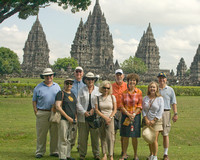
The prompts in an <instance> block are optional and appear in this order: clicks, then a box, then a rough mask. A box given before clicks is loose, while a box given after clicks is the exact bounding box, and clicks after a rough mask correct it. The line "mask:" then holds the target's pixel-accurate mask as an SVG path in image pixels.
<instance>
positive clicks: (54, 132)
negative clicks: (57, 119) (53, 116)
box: [49, 122, 58, 155]
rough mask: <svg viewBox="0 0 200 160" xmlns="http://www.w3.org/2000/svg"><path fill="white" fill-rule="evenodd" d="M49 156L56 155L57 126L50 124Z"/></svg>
mask: <svg viewBox="0 0 200 160" xmlns="http://www.w3.org/2000/svg"><path fill="white" fill-rule="evenodd" d="M49 135H50V155H54V154H58V124H57V123H54V122H53V123H52V122H51V123H50V128H49Z"/></svg>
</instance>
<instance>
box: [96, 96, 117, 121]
mask: <svg viewBox="0 0 200 160" xmlns="http://www.w3.org/2000/svg"><path fill="white" fill-rule="evenodd" d="M111 96H112V97H113V100H112V97H111ZM113 103H116V98H115V96H114V95H108V96H107V97H106V98H105V97H102V96H99V107H100V110H101V113H102V114H104V115H105V116H107V117H109V116H110V115H111V113H112V111H113ZM96 104H97V105H98V102H97V101H96Z"/></svg>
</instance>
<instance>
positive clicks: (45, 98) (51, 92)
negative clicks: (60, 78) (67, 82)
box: [32, 82, 61, 110]
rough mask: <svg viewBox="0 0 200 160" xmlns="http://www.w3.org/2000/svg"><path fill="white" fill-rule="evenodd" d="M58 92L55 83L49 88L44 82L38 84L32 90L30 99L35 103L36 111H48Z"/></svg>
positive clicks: (58, 87) (58, 89)
mask: <svg viewBox="0 0 200 160" xmlns="http://www.w3.org/2000/svg"><path fill="white" fill-rule="evenodd" d="M60 90H61V89H60V86H59V85H58V84H57V83H55V82H53V84H52V85H51V86H47V85H46V84H45V83H44V82H41V83H39V84H38V85H37V86H36V87H35V88H34V90H33V99H32V100H33V101H35V102H36V105H37V109H43V110H44V109H46V110H50V109H51V108H52V105H53V104H54V103H55V96H56V94H57V93H58V91H60Z"/></svg>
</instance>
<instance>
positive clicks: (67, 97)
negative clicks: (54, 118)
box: [56, 91, 77, 120]
mask: <svg viewBox="0 0 200 160" xmlns="http://www.w3.org/2000/svg"><path fill="white" fill-rule="evenodd" d="M63 93H64V97H63V103H62V109H63V111H64V112H65V113H66V114H67V115H68V116H69V117H71V118H73V119H74V118H75V115H76V102H77V100H76V97H75V95H74V94H73V93H70V94H69V93H66V92H64V91H60V92H58V94H57V95H56V101H62V94H63ZM61 119H64V120H66V118H65V117H64V116H61Z"/></svg>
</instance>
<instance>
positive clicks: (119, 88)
mask: <svg viewBox="0 0 200 160" xmlns="http://www.w3.org/2000/svg"><path fill="white" fill-rule="evenodd" d="M112 89H113V95H114V96H115V98H116V101H117V109H120V104H121V99H122V93H123V92H124V91H125V90H126V89H127V84H126V82H122V84H121V85H118V84H117V83H116V82H115V83H113V84H112Z"/></svg>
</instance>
